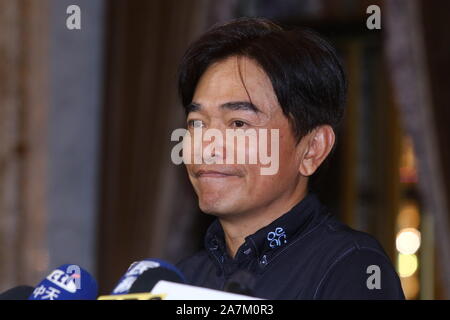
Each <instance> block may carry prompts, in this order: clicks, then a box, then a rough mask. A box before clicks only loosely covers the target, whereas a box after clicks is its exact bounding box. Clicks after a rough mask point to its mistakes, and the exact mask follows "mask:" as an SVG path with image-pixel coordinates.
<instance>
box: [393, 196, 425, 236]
mask: <svg viewBox="0 0 450 320" xmlns="http://www.w3.org/2000/svg"><path fill="white" fill-rule="evenodd" d="M419 224H420V213H419V208H418V206H417V204H416V203H415V202H413V201H407V202H406V203H405V204H403V205H402V207H401V208H400V212H399V214H398V216H397V226H398V227H399V229H403V228H416V229H417V228H419Z"/></svg>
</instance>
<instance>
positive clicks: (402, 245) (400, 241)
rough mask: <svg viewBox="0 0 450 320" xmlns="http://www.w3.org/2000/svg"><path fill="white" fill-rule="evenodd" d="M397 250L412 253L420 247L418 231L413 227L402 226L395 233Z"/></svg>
mask: <svg viewBox="0 0 450 320" xmlns="http://www.w3.org/2000/svg"><path fill="white" fill-rule="evenodd" d="M395 245H396V247H397V250H398V251H399V252H400V253H403V254H413V253H416V251H417V250H418V249H419V247H420V232H419V231H418V230H417V229H414V228H404V229H402V230H400V231H399V232H398V233H397V238H396V240H395Z"/></svg>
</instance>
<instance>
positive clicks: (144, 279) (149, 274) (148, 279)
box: [129, 268, 184, 293]
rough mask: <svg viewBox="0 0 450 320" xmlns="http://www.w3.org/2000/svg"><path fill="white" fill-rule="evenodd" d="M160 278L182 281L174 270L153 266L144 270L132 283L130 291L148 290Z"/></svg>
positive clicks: (141, 291) (145, 291)
mask: <svg viewBox="0 0 450 320" xmlns="http://www.w3.org/2000/svg"><path fill="white" fill-rule="evenodd" d="M160 280H166V281H171V282H178V283H184V280H183V279H182V278H181V277H180V276H179V275H178V274H177V273H176V272H174V271H172V270H169V269H166V268H154V269H148V270H146V271H144V273H142V274H141V275H140V276H139V277H138V278H137V279H136V281H135V282H134V283H133V285H132V286H131V288H130V291H129V292H130V293H147V292H150V291H151V290H152V289H153V287H154V286H155V285H156V283H157V282H158V281H160Z"/></svg>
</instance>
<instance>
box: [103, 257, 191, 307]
mask: <svg viewBox="0 0 450 320" xmlns="http://www.w3.org/2000/svg"><path fill="white" fill-rule="evenodd" d="M160 280H169V281H172V282H182V283H184V282H186V280H185V278H184V276H183V274H182V273H181V272H180V271H179V270H178V269H177V268H176V267H175V266H173V265H172V264H170V263H168V262H165V261H163V260H160V259H146V260H142V261H139V262H134V263H132V264H131V266H130V267H129V268H128V270H127V272H126V273H125V275H123V276H122V278H121V279H120V280H119V282H118V284H117V285H116V287H115V288H114V290H113V291H112V293H111V295H109V296H108V295H106V296H100V297H99V298H98V300H161V299H162V298H163V297H162V296H160V295H158V296H154V295H152V294H150V290H151V289H152V288H153V287H154V286H155V284H156V283H157V282H158V281H160Z"/></svg>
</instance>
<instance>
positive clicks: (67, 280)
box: [47, 265, 81, 293]
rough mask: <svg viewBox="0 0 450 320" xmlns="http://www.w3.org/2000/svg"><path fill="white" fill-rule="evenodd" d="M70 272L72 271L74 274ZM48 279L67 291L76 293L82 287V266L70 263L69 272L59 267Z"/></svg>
mask: <svg viewBox="0 0 450 320" xmlns="http://www.w3.org/2000/svg"><path fill="white" fill-rule="evenodd" d="M68 273H72V275H70V274H68ZM47 280H48V281H50V282H52V283H53V284H55V285H57V286H58V287H60V288H62V289H64V290H66V291H67V292H70V293H75V292H76V291H77V289H80V288H81V276H80V267H78V266H77V265H70V266H68V267H67V273H66V272H64V271H62V270H59V269H56V270H53V271H52V273H50V274H49V275H48V276H47Z"/></svg>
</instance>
